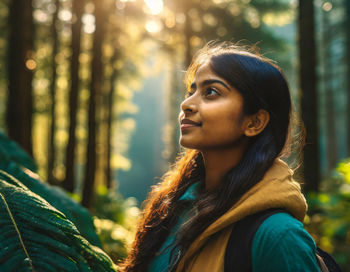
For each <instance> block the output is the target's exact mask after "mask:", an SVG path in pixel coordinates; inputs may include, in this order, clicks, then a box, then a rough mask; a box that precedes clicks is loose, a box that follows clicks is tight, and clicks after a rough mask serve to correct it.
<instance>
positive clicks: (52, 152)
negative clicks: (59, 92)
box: [47, 0, 60, 184]
mask: <svg viewBox="0 0 350 272" xmlns="http://www.w3.org/2000/svg"><path fill="white" fill-rule="evenodd" d="M55 7H56V10H55V12H54V14H53V16H52V23H51V34H52V60H51V85H50V96H51V114H50V117H51V124H50V133H49V140H48V149H47V150H48V152H47V153H48V154H47V157H48V163H47V180H48V182H49V183H51V184H53V183H55V181H54V176H53V169H54V163H55V157H56V148H55V131H56V114H55V112H56V103H55V96H56V79H57V72H56V56H57V52H58V34H57V28H56V26H57V19H58V11H59V7H60V1H59V0H55Z"/></svg>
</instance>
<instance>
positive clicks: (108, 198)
mask: <svg viewBox="0 0 350 272" xmlns="http://www.w3.org/2000/svg"><path fill="white" fill-rule="evenodd" d="M136 204H137V203H136V200H135V199H134V198H128V199H126V200H125V199H123V197H122V196H121V195H120V194H118V193H117V192H116V191H113V190H110V191H108V189H107V188H106V187H104V186H100V187H99V188H98V190H97V194H96V196H95V201H94V204H93V205H92V207H93V210H92V212H93V214H95V216H96V217H95V218H94V224H95V226H96V229H97V234H98V235H99V238H100V240H101V242H102V245H103V249H104V250H105V251H106V252H107V254H108V255H109V256H110V257H111V258H112V260H113V261H114V262H119V261H120V260H122V259H124V258H125V257H126V256H127V253H128V247H129V246H130V245H131V243H132V241H133V239H134V236H135V232H136V225H137V219H138V215H139V209H138V208H137V206H136Z"/></svg>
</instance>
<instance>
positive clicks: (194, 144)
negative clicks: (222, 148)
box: [179, 137, 200, 150]
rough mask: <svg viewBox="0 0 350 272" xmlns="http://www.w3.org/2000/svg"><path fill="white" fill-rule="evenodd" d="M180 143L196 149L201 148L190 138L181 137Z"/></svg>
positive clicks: (185, 146)
mask: <svg viewBox="0 0 350 272" xmlns="http://www.w3.org/2000/svg"><path fill="white" fill-rule="evenodd" d="M179 144H180V145H181V146H182V147H184V148H187V149H196V150H199V149H200V148H199V146H198V144H196V143H194V142H193V141H189V140H186V139H183V138H182V137H180V141H179Z"/></svg>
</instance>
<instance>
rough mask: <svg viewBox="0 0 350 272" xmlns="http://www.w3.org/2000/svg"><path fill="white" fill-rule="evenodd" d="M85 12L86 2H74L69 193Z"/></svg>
mask: <svg viewBox="0 0 350 272" xmlns="http://www.w3.org/2000/svg"><path fill="white" fill-rule="evenodd" d="M83 11H84V1H83V0H75V1H73V7H72V12H73V20H74V21H73V22H72V41H71V50H72V57H71V61H70V77H71V86H70V92H69V136H68V144H67V150H66V177H65V180H64V182H63V184H62V186H63V188H64V189H66V190H67V191H68V192H73V191H74V179H75V160H74V159H75V146H76V137H75V128H76V115H77V106H78V91H79V55H80V37H81V26H82V22H81V17H82V15H83Z"/></svg>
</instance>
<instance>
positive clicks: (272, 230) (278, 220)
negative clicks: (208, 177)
mask: <svg viewBox="0 0 350 272" xmlns="http://www.w3.org/2000/svg"><path fill="white" fill-rule="evenodd" d="M197 186H198V183H196V184H193V185H192V186H191V187H189V188H188V190H187V191H186V192H185V193H184V195H182V197H181V198H180V200H190V201H193V200H195V198H196V189H197ZM187 211H188V210H187ZM187 211H185V212H184V213H183V214H182V216H180V218H179V221H178V223H177V225H176V226H175V227H174V228H173V229H172V230H171V233H170V235H169V236H168V237H167V239H166V240H165V242H164V243H163V245H162V247H161V249H160V250H159V251H158V253H159V254H158V255H157V256H155V258H154V259H153V260H152V262H151V263H150V266H149V269H148V271H149V272H166V271H167V270H168V265H169V259H170V251H171V250H172V248H173V247H172V244H173V242H174V239H175V234H176V231H177V230H178V229H179V227H180V226H181V224H182V223H183V222H184V221H185V220H186V218H184V216H185V214H186V212H187ZM315 250H316V245H315V242H314V240H313V239H312V237H311V236H310V235H309V234H308V233H307V232H306V231H305V230H304V227H303V224H302V223H301V222H300V221H298V220H297V219H295V218H294V217H292V216H291V215H289V214H287V213H276V214H273V215H272V216H270V217H269V218H267V219H266V220H265V221H264V222H263V223H262V224H261V226H260V227H259V229H258V230H257V232H256V234H255V236H254V239H253V244H252V268H253V272H274V271H276V272H280V271H286V272H288V271H293V272H296V271H310V272H311V271H320V270H319V268H318V266H317V262H316V258H315Z"/></svg>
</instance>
